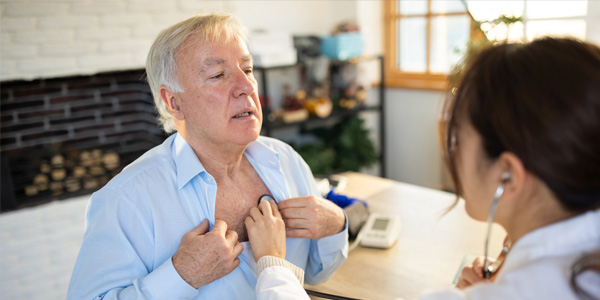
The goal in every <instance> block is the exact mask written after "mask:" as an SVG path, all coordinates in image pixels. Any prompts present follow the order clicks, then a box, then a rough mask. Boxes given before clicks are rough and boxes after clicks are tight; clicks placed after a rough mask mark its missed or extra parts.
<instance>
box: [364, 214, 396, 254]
mask: <svg viewBox="0 0 600 300" xmlns="http://www.w3.org/2000/svg"><path fill="white" fill-rule="evenodd" d="M364 226H365V227H364V228H363V230H364V232H363V233H362V238H361V241H360V245H361V246H363V247H372V248H389V247H391V246H393V245H394V244H395V243H396V241H397V240H398V236H399V235H400V229H401V225H400V218H399V217H397V216H393V215H385V214H378V213H371V215H369V218H368V219H367V222H366V223H365V225H364Z"/></svg>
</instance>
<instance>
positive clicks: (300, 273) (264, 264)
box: [254, 255, 304, 286]
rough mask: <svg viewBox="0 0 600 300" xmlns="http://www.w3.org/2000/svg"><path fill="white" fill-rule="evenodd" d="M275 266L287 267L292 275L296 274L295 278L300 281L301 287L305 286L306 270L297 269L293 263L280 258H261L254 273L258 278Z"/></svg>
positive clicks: (266, 256)
mask: <svg viewBox="0 0 600 300" xmlns="http://www.w3.org/2000/svg"><path fill="white" fill-rule="evenodd" d="M273 266H281V267H285V268H287V269H288V270H290V271H292V273H294V276H296V278H297V279H298V281H300V285H301V286H302V285H304V270H302V268H299V267H297V266H296V265H294V264H292V263H291V262H289V261H287V260H285V259H283V258H279V257H275V256H268V255H265V256H263V257H261V258H260V259H259V260H258V262H257V263H256V266H255V267H254V273H255V274H256V276H257V277H258V276H259V275H260V273H261V272H262V271H263V270H264V269H266V268H269V267H273Z"/></svg>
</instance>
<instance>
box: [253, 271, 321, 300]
mask: <svg viewBox="0 0 600 300" xmlns="http://www.w3.org/2000/svg"><path fill="white" fill-rule="evenodd" d="M256 299H257V300H281V299H289V300H300V299H302V300H306V299H310V298H309V297H308V294H306V291H304V288H303V287H302V285H301V284H300V282H299V281H298V279H297V278H296V276H295V275H294V272H292V271H291V270H290V269H288V268H286V267H283V266H271V267H268V268H266V269H264V270H263V271H262V272H260V275H259V276H258V278H257V281H256Z"/></svg>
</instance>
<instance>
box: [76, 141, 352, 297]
mask: <svg viewBox="0 0 600 300" xmlns="http://www.w3.org/2000/svg"><path fill="white" fill-rule="evenodd" d="M244 154H245V156H246V157H247V158H248V160H249V161H250V163H251V164H252V166H253V167H254V169H255V170H256V172H257V173H258V175H259V176H260V178H261V179H262V180H263V182H264V183H265V185H266V186H267V188H268V189H269V190H270V192H271V194H272V195H273V197H274V198H275V199H276V200H277V202H280V201H283V200H285V199H288V198H291V197H299V196H308V195H314V196H319V192H318V190H317V187H316V185H315V182H314V179H313V175H312V173H311V171H310V169H309V167H308V165H306V163H305V162H304V161H303V160H302V158H301V157H300V156H299V155H298V154H297V153H296V152H295V151H294V150H293V149H292V148H291V147H290V146H289V145H287V144H285V143H283V142H281V141H278V140H275V139H272V138H267V137H259V138H258V139H257V140H256V141H254V142H252V143H251V144H250V145H249V146H248V148H247V149H246V151H245V153H244ZM216 194H217V185H216V183H215V180H214V178H213V177H212V176H211V175H210V174H209V173H208V172H206V170H205V169H204V167H203V166H202V164H201V163H200V161H199V160H198V158H197V157H196V155H195V154H194V151H193V150H192V148H191V146H190V145H189V144H188V143H187V142H186V141H185V140H184V139H183V138H182V137H181V136H180V135H179V134H174V135H172V136H170V137H169V138H168V139H166V140H165V142H164V143H163V144H161V145H159V146H157V147H155V148H153V149H151V150H150V151H148V152H146V153H145V154H144V155H142V156H141V157H140V158H138V159H137V160H136V161H135V162H133V163H132V164H130V165H129V166H127V167H126V168H125V169H123V171H122V172H121V173H120V174H119V175H117V176H116V177H114V178H113V179H112V180H111V181H110V182H109V183H108V184H107V185H106V186H105V187H103V188H102V189H101V190H99V191H98V192H96V193H94V194H93V195H92V197H91V200H90V202H89V204H88V207H87V211H86V225H85V235H84V240H83V245H82V246H81V250H80V252H79V256H78V258H77V262H76V264H75V269H74V270H73V274H72V276H71V282H70V284H69V291H68V295H67V299H73V300H80V299H117V298H118V299H161V300H162V299H253V298H255V297H256V296H255V285H256V275H255V274H254V272H253V271H252V268H251V265H252V264H253V263H254V261H253V258H252V252H251V251H252V250H251V249H250V247H249V245H248V243H247V242H244V243H243V244H244V251H243V253H242V254H241V255H240V265H239V267H237V268H236V269H235V270H234V271H233V272H231V273H230V274H228V275H227V276H225V277H223V278H220V279H217V280H216V281H214V282H212V283H210V284H208V285H206V286H202V287H200V289H198V290H196V289H194V288H193V287H191V286H190V285H188V284H187V283H186V282H185V281H184V280H183V279H182V278H181V277H180V276H179V274H178V273H177V271H176V270H175V268H174V267H173V264H172V261H171V257H172V256H173V255H174V254H175V252H176V251H177V248H178V247H179V244H180V242H181V238H182V237H183V235H184V234H185V233H187V232H189V231H190V230H192V229H194V228H195V227H196V226H198V225H199V224H200V222H202V220H204V219H208V220H209V222H210V228H211V229H212V227H213V225H214V223H215V198H216ZM347 249H348V229H347V225H346V226H345V229H344V231H342V232H340V233H338V234H336V235H332V236H329V237H325V238H322V239H318V240H310V239H300V238H288V239H287V240H286V250H287V251H286V252H287V253H286V259H287V260H288V261H290V262H291V263H293V264H295V265H296V266H299V267H301V268H303V269H305V281H306V282H307V283H310V284H316V283H320V282H323V281H325V280H327V279H329V277H331V275H332V274H333V272H334V271H335V270H336V269H337V268H338V267H339V266H340V265H341V264H342V263H343V262H344V260H345V259H346V257H347V255H348V252H347Z"/></svg>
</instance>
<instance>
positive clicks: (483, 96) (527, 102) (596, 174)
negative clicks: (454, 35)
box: [444, 38, 600, 296]
mask: <svg viewBox="0 0 600 300" xmlns="http://www.w3.org/2000/svg"><path fill="white" fill-rule="evenodd" d="M444 106H445V107H444V110H445V113H446V115H447V116H448V120H447V122H448V123H447V126H446V129H445V130H446V132H445V133H444V135H445V141H444V143H445V145H444V152H445V158H446V162H447V164H448V167H449V169H450V173H451V175H452V179H453V181H454V183H455V187H456V191H457V195H461V193H462V192H463V191H462V188H461V184H460V178H458V174H457V172H456V164H455V161H454V151H453V149H454V147H455V146H456V145H455V143H456V137H455V135H454V131H455V130H456V126H457V123H458V122H459V120H468V121H470V123H471V124H472V125H473V127H474V128H475V130H476V131H477V132H478V134H479V135H480V136H481V139H482V144H483V148H484V152H485V153H486V154H487V156H488V157H489V158H490V159H495V158H498V157H499V156H500V154H501V153H502V152H505V151H509V152H511V153H514V154H515V155H516V156H517V157H519V159H520V160H521V161H522V162H523V165H524V166H525V168H526V169H527V170H528V171H530V172H531V173H533V174H535V175H536V176H537V177H538V178H540V179H541V180H542V181H543V182H544V183H545V184H546V185H547V186H548V187H549V189H550V190H551V191H552V192H553V193H554V195H555V196H556V198H557V199H558V200H559V201H560V203H561V205H562V206H563V207H564V208H565V209H566V210H569V211H572V212H576V213H581V212H585V211H589V210H594V209H597V208H599V207H600V48H598V47H597V46H595V45H592V44H590V43H585V42H581V41H577V40H573V39H566V38H543V39H539V40H536V41H533V42H531V43H527V44H499V45H496V46H491V47H488V48H485V49H483V50H481V51H480V52H479V53H477V54H475V55H473V57H472V58H471V59H470V60H469V61H468V62H467V63H466V65H465V69H464V72H463V73H462V77H461V79H460V80H459V84H458V87H457V89H456V90H455V95H454V96H452V97H450V98H449V101H447V102H446V103H445V105H444ZM599 257H600V252H597V253H594V254H588V255H586V256H584V257H583V258H582V259H581V260H579V261H578V262H577V263H576V264H575V266H574V268H573V277H575V276H577V275H578V274H580V273H581V272H583V271H586V270H595V271H597V272H600V266H599V265H598V263H597V260H598V258H599ZM594 261H596V263H594ZM572 282H573V283H574V278H573V279H572ZM574 288H575V290H576V291H577V292H578V293H580V295H582V296H584V294H585V292H584V291H580V290H579V289H578V288H577V287H576V286H574Z"/></svg>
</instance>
